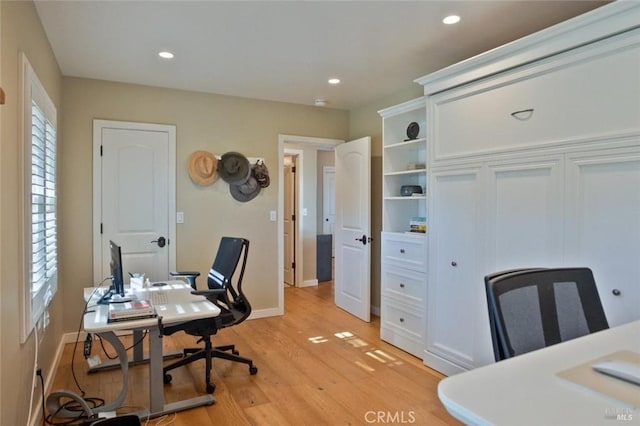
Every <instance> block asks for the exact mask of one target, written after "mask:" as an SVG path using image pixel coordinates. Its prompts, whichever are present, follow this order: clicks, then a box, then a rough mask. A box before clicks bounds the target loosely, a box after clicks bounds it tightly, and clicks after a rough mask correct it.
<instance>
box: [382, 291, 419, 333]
mask: <svg viewBox="0 0 640 426" xmlns="http://www.w3.org/2000/svg"><path fill="white" fill-rule="evenodd" d="M380 318H381V321H382V323H381V327H384V328H387V329H389V330H392V331H394V332H396V333H399V334H400V335H403V336H405V337H407V338H411V339H414V340H416V341H418V342H421V343H423V344H424V322H425V321H424V314H423V313H421V312H420V310H419V309H415V308H412V307H409V306H406V305H402V304H400V303H393V302H390V301H389V300H388V299H386V300H383V303H382V312H381V316H380Z"/></svg>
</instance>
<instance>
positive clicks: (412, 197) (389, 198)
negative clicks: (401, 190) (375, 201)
mask: <svg viewBox="0 0 640 426" xmlns="http://www.w3.org/2000/svg"><path fill="white" fill-rule="evenodd" d="M383 199H384V200H403V201H404V200H426V199H427V196H426V195H420V196H417V195H416V196H414V195H411V196H409V197H403V196H400V195H397V196H392V197H384V198H383Z"/></svg>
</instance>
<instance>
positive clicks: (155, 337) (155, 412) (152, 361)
mask: <svg viewBox="0 0 640 426" xmlns="http://www.w3.org/2000/svg"><path fill="white" fill-rule="evenodd" d="M162 367H163V365H162V337H161V336H160V330H159V329H158V328H156V327H154V328H152V329H151V330H149V417H150V418H154V417H160V416H164V415H165V414H170V413H175V412H177V411H182V410H187V409H190V408H195V407H201V406H203V405H212V404H213V403H215V401H216V400H215V399H214V398H213V395H202V396H198V397H195V398H191V399H185V400H182V401H178V402H172V403H169V404H165V403H164V380H163V373H162ZM138 415H139V416H140V417H146V413H139V414H138Z"/></svg>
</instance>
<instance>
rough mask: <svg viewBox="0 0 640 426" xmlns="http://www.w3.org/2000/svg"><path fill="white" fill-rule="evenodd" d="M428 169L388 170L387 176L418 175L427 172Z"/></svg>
mask: <svg viewBox="0 0 640 426" xmlns="http://www.w3.org/2000/svg"><path fill="white" fill-rule="evenodd" d="M426 171H427V169H413V170H399V171H397V172H386V173H384V175H385V176H403V175H417V174H421V173H426Z"/></svg>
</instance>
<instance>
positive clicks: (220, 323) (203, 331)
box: [162, 237, 258, 393]
mask: <svg viewBox="0 0 640 426" xmlns="http://www.w3.org/2000/svg"><path fill="white" fill-rule="evenodd" d="M248 253H249V241H248V240H246V239H244V238H233V237H223V238H222V239H221V240H220V246H219V247H218V253H217V254H216V258H215V260H214V261H213V266H211V270H210V271H209V275H208V277H207V285H208V288H209V289H208V290H202V291H197V288H196V284H195V283H196V281H195V279H196V277H197V276H198V275H200V274H199V273H198V272H174V273H172V274H171V275H173V276H182V277H184V278H186V279H187V281H188V282H189V283H191V285H192V287H193V288H194V291H193V293H195V294H200V295H203V296H206V297H207V299H209V300H210V301H211V302H212V303H213V304H215V305H216V306H217V307H218V308H220V315H219V316H217V317H213V318H206V319H201V320H194V321H189V322H186V323H183V324H177V325H172V326H168V327H163V330H162V333H163V334H165V335H170V334H173V333H175V332H177V331H184V332H185V333H187V334H190V335H192V336H199V337H200V339H199V340H198V342H204V347H201V348H187V349H184V358H182V359H180V360H178V361H176V362H174V363H172V364H169V365H166V366H165V367H164V370H163V371H164V382H165V383H170V382H171V379H172V377H171V375H170V374H168V372H169V371H170V370H173V369H174V368H177V367H181V366H183V365H187V364H189V363H191V362H194V361H197V360H199V359H204V360H205V362H206V365H205V384H206V389H207V392H208V393H213V391H214V390H215V385H214V384H213V383H211V367H212V359H213V358H222V359H226V360H230V361H235V362H241V363H244V364H247V365H249V373H250V374H252V375H253V374H256V373H257V372H258V368H257V367H256V366H254V365H253V361H252V360H251V359H249V358H245V357H241V356H240V355H239V353H238V351H237V350H236V348H235V345H226V346H213V345H212V343H211V336H213V335H215V334H216V333H217V332H218V330H220V329H222V328H225V327H231V326H234V325H236V324H239V323H241V322H242V321H244V320H245V319H247V317H248V316H249V314H250V313H251V305H250V304H249V300H248V299H247V297H246V296H245V295H244V293H243V292H242V278H243V277H244V271H245V267H246V264H247V256H248ZM238 265H240V271H239V274H238V279H237V280H236V281H235V287H234V283H233V278H234V274H235V272H236V269H237V267H238Z"/></svg>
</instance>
